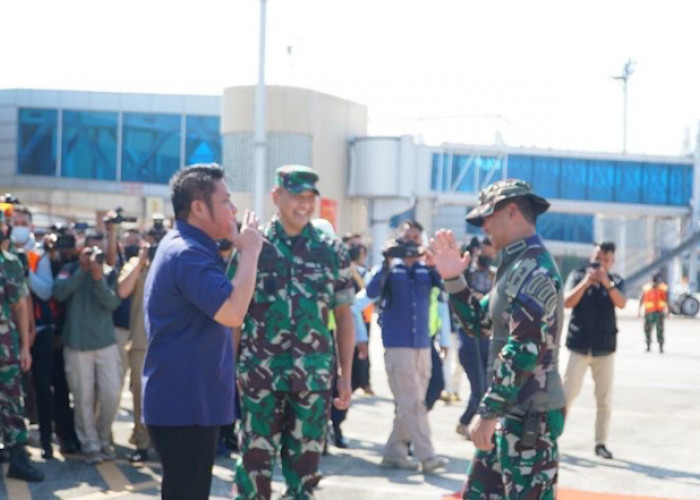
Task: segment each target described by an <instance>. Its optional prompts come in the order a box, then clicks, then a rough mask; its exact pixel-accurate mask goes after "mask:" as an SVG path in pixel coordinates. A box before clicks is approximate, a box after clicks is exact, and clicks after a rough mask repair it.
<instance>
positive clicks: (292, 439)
mask: <svg viewBox="0 0 700 500" xmlns="http://www.w3.org/2000/svg"><path fill="white" fill-rule="evenodd" d="M329 397H330V394H329V392H328V391H323V392H308V391H305V392H278V391H269V390H254V389H249V388H247V389H244V390H242V391H241V429H242V431H243V432H242V440H241V456H240V458H239V460H238V465H237V467H236V479H235V481H236V487H237V493H238V494H237V496H236V498H238V499H246V500H247V499H255V500H261V499H269V498H270V496H271V494H272V485H271V480H272V470H273V469H274V465H275V459H276V456H277V452H278V450H279V452H280V457H281V459H282V474H283V475H284V479H285V481H286V483H287V492H286V493H285V495H284V498H289V499H295V500H302V499H308V498H313V490H314V488H315V487H316V485H317V484H318V482H319V481H320V479H321V477H320V475H319V474H318V472H317V471H318V463H319V461H320V459H321V452H322V451H323V441H324V438H325V434H326V426H327V421H328V408H329V399H330V398H329Z"/></svg>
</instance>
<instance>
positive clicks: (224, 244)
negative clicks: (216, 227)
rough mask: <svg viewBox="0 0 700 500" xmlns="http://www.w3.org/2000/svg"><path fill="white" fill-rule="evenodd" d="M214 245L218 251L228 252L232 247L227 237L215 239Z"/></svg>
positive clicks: (231, 242)
mask: <svg viewBox="0 0 700 500" xmlns="http://www.w3.org/2000/svg"><path fill="white" fill-rule="evenodd" d="M216 247H217V248H218V249H219V252H228V251H229V250H231V249H232V248H233V241H231V240H229V239H228V238H221V239H220V240H216Z"/></svg>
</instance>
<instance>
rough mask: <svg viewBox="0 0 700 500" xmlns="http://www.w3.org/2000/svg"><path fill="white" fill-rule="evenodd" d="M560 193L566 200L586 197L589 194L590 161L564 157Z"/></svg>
mask: <svg viewBox="0 0 700 500" xmlns="http://www.w3.org/2000/svg"><path fill="white" fill-rule="evenodd" d="M560 194H561V197H562V198H563V199H565V200H585V199H586V197H587V196H588V161H586V160H579V159H575V158H562V160H561V193H560Z"/></svg>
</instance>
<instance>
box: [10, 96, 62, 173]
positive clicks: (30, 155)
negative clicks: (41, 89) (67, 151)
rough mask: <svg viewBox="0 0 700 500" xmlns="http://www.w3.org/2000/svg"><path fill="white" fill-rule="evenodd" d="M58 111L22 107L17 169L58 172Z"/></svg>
mask: <svg viewBox="0 0 700 500" xmlns="http://www.w3.org/2000/svg"><path fill="white" fill-rule="evenodd" d="M57 124H58V111H56V110H55V109H20V110H19V120H18V123H17V129H18V130H17V135H18V137H17V173H18V174H28V175H52V176H53V175H56V154H57V149H58V148H57V137H56V133H57V132H56V130H57V128H58V125H57Z"/></svg>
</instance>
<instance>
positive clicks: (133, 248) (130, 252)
mask: <svg viewBox="0 0 700 500" xmlns="http://www.w3.org/2000/svg"><path fill="white" fill-rule="evenodd" d="M138 254H139V246H138V245H127V246H125V247H124V257H126V260H129V259H131V258H132V257H136V256H137V255H138Z"/></svg>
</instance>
